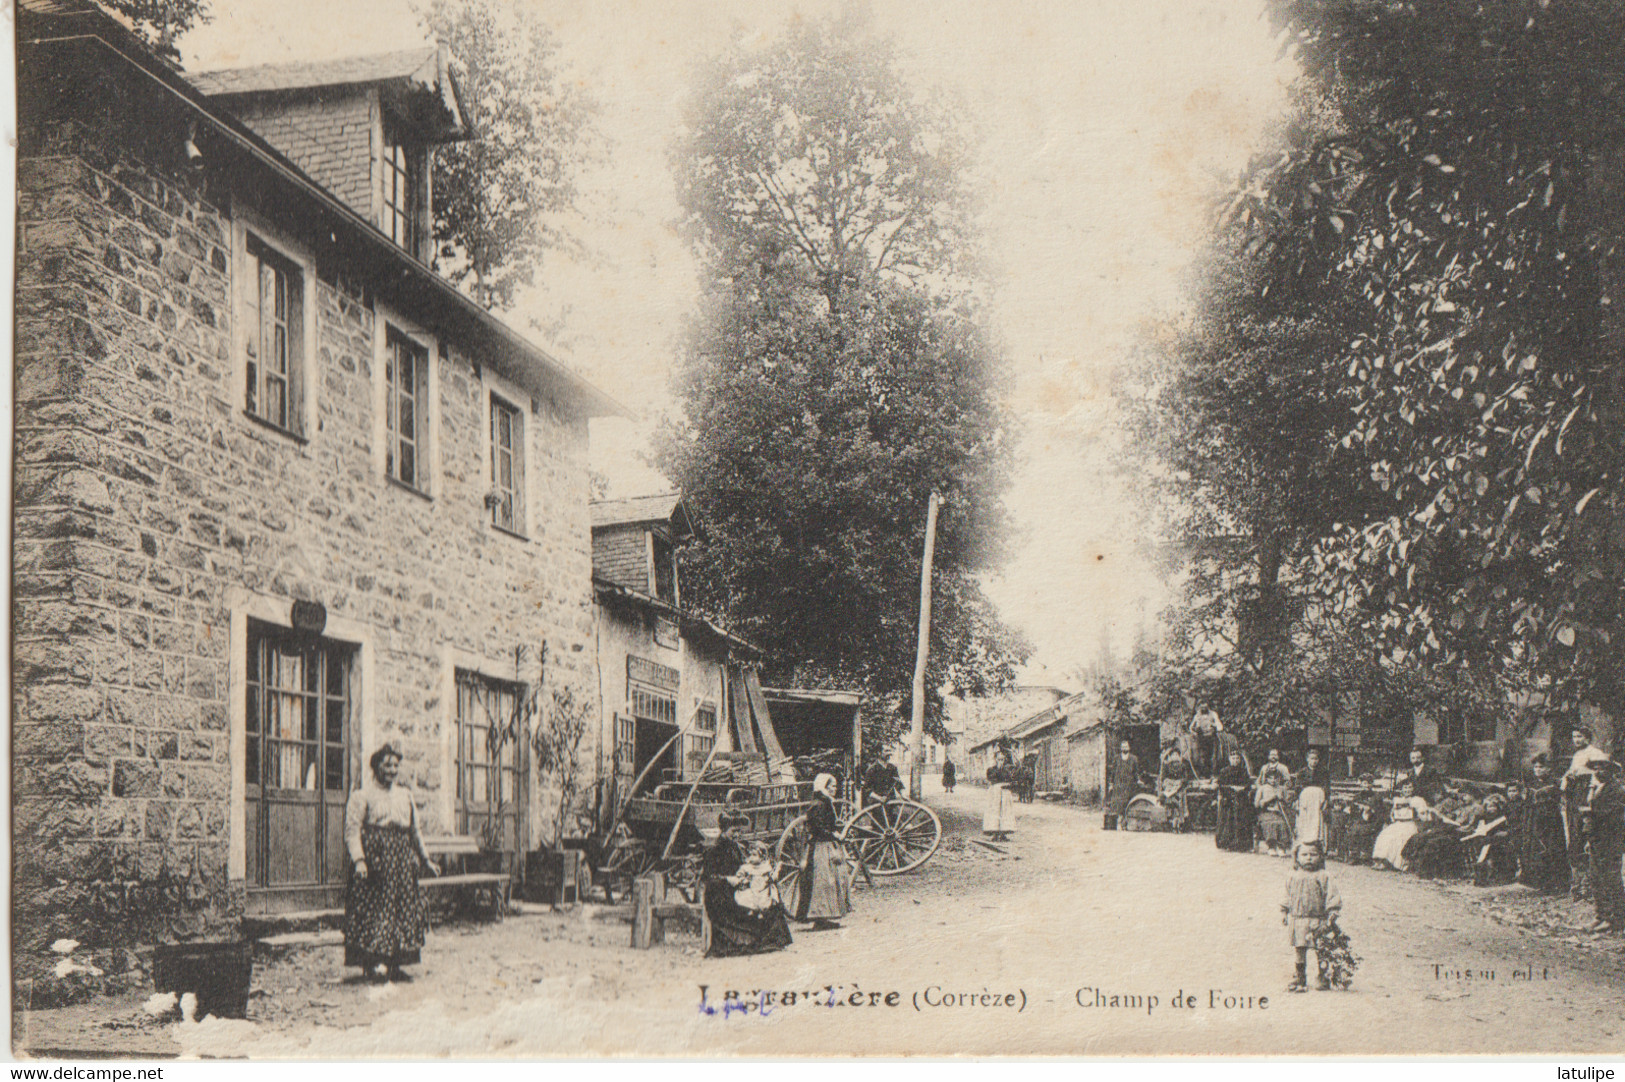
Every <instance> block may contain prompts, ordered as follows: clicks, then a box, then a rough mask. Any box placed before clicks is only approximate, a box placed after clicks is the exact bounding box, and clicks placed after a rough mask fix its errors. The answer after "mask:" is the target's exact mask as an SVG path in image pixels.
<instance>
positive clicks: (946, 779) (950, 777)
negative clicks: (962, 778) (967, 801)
mask: <svg viewBox="0 0 1625 1082" xmlns="http://www.w3.org/2000/svg"><path fill="white" fill-rule="evenodd" d="M956 773H958V771H957V769H956V768H955V767H954V761H953V760H952V759H949V758H946V757H945V758H944V759H943V760H942V791H943V792H945V793H951V792H953V791H954V781H955V780H956V779H955V777H954V775H955V774H956Z"/></svg>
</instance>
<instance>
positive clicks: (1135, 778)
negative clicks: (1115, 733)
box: [1105, 740, 1140, 830]
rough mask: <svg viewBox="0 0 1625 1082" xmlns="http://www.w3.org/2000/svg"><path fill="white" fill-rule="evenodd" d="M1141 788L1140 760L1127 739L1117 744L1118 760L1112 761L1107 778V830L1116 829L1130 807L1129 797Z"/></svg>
mask: <svg viewBox="0 0 1625 1082" xmlns="http://www.w3.org/2000/svg"><path fill="white" fill-rule="evenodd" d="M1139 790H1140V760H1139V758H1138V757H1136V756H1135V754H1134V751H1133V748H1132V747H1131V746H1130V745H1129V742H1128V741H1127V740H1124V741H1122V742H1121V743H1119V744H1118V745H1117V760H1116V761H1115V762H1113V763H1112V769H1111V774H1110V776H1109V777H1108V778H1107V779H1106V821H1105V827H1106V829H1107V830H1116V829H1117V822H1118V820H1119V819H1121V818H1122V816H1123V813H1124V812H1125V811H1126V810H1127V809H1128V802H1129V798H1131V797H1132V796H1134V794H1135V793H1137V792H1139Z"/></svg>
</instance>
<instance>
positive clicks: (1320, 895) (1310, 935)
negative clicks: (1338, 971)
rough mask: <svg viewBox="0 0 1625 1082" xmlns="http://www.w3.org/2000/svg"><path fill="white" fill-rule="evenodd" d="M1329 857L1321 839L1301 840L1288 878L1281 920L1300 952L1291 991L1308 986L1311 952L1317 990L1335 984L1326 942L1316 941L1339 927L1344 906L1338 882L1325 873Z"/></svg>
mask: <svg viewBox="0 0 1625 1082" xmlns="http://www.w3.org/2000/svg"><path fill="white" fill-rule="evenodd" d="M1325 865H1326V860H1325V856H1324V855H1323V854H1322V853H1321V850H1320V844H1319V843H1318V842H1302V843H1300V844H1299V846H1298V848H1297V867H1296V868H1294V869H1293V870H1292V875H1291V877H1290V878H1288V879H1287V881H1286V900H1285V901H1283V902H1282V903H1281V923H1282V924H1285V925H1286V926H1287V927H1288V928H1290V929H1292V949H1293V951H1295V952H1296V954H1297V959H1296V962H1297V964H1296V968H1295V972H1294V974H1293V977H1292V983H1291V984H1289V985H1287V991H1288V992H1302V991H1305V990H1307V989H1308V987H1309V982H1308V976H1309V974H1308V961H1309V953H1310V952H1311V951H1313V952H1314V953H1315V956H1316V957H1315V961H1316V968H1317V969H1318V970H1319V974H1318V977H1317V979H1316V981H1315V987H1316V989H1318V990H1320V991H1325V990H1326V989H1328V988H1330V987H1331V986H1332V982H1331V979H1330V977H1331V974H1330V973H1329V972H1328V968H1327V966H1328V962H1330V961H1331V959H1329V958H1327V957H1325V953H1329V952H1324V950H1323V944H1322V943H1321V942H1317V933H1323V932H1325V931H1327V930H1330V929H1335V928H1336V926H1337V916H1338V914H1339V913H1340V912H1342V909H1343V899H1342V897H1341V896H1340V895H1339V894H1338V892H1337V884H1336V883H1333V882H1332V881H1331V877H1330V876H1328V875H1327V874H1326V867H1325Z"/></svg>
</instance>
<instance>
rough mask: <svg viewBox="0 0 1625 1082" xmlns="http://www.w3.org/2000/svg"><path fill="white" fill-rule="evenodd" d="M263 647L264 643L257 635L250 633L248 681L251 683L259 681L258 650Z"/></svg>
mask: <svg viewBox="0 0 1625 1082" xmlns="http://www.w3.org/2000/svg"><path fill="white" fill-rule="evenodd" d="M263 649H264V643H263V642H262V640H261V639H260V638H259V636H257V635H254V634H252V633H250V635H249V639H248V682H249V683H251V684H257V683H259V682H260V651H261V650H263Z"/></svg>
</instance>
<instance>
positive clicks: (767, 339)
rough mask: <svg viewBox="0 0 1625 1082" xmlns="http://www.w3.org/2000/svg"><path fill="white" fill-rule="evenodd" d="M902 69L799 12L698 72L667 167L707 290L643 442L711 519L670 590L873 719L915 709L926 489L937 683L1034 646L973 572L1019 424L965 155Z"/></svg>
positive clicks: (880, 49)
mask: <svg viewBox="0 0 1625 1082" xmlns="http://www.w3.org/2000/svg"><path fill="white" fill-rule="evenodd" d="M892 64H893V58H892V53H891V50H890V47H889V46H888V45H886V44H885V43H883V42H875V41H873V40H870V39H868V38H866V37H864V36H863V34H862V32H861V27H859V26H857V25H855V24H854V23H852V22H850V21H837V22H826V23H811V24H803V25H800V26H798V27H797V28H795V29H794V30H792V31H791V32H790V33H789V34H788V35H787V36H786V38H785V39H784V40H783V41H781V42H779V43H777V44H775V45H772V46H770V47H769V48H767V49H766V50H764V51H763V52H761V53H754V54H753V53H748V52H742V51H741V52H735V53H732V54H730V55H729V56H728V57H727V58H725V59H724V60H723V61H722V62H720V63H719V64H717V65H714V66H712V67H711V68H710V69H708V70H707V71H706V73H705V74H704V75H703V77H702V78H701V79H700V81H699V84H698V87H697V90H696V93H695V95H694V97H693V99H692V100H691V101H690V103H689V114H688V128H687V133H686V134H685V135H684V137H683V138H682V139H681V140H680V141H679V143H678V147H677V150H676V153H675V157H674V162H675V167H676V171H677V174H678V178H679V192H680V196H681V199H682V201H683V209H684V212H685V215H686V221H687V225H688V227H689V229H690V232H691V236H692V238H693V241H694V245H695V249H696V251H697V253H698V254H699V255H700V257H701V260H702V262H703V264H704V266H705V268H706V270H707V272H708V278H709V284H708V288H707V290H706V294H705V296H704V299H703V301H702V304H701V306H700V308H699V310H698V312H697V313H696V314H695V316H694V318H693V319H692V321H691V325H690V329H689V332H688V335H687V338H686V341H685V342H684V343H683V346H682V353H681V357H680V360H679V374H678V380H677V391H678V394H679V396H680V398H681V400H682V402H683V404H684V407H685V414H686V416H685V417H684V418H682V419H681V420H675V421H672V422H670V423H668V424H667V425H666V426H665V427H664V429H663V431H662V432H661V434H660V436H659V439H658V446H657V453H656V463H657V465H659V467H660V468H661V469H662V470H663V471H664V472H665V473H666V475H667V476H668V477H670V478H671V479H672V480H673V481H674V482H675V483H677V485H678V486H679V487H680V488H681V489H682V490H683V492H684V494H685V497H686V498H687V500H688V501H689V503H690V506H691V507H692V508H693V509H694V511H695V513H696V517H697V518H698V519H699V522H700V530H699V534H700V536H699V538H698V539H697V540H696V541H695V542H694V543H693V544H691V545H690V546H689V547H688V549H687V550H686V551H685V553H684V574H685V580H684V583H685V588H684V595H685V598H687V599H690V600H692V601H695V602H697V603H698V604H699V605H700V606H701V607H702V608H705V609H708V610H709V611H712V612H713V613H715V614H717V615H718V616H720V617H722V618H723V619H725V620H726V621H727V622H728V623H729V624H730V625H731V626H732V627H733V628H735V629H736V630H737V631H738V632H739V633H740V634H742V635H744V636H745V637H746V638H749V639H752V640H754V641H755V642H757V643H758V644H759V645H761V646H763V647H764V648H766V649H767V650H768V651H769V652H770V654H771V655H772V657H773V659H774V660H773V662H772V663H771V664H770V666H769V673H770V675H771V677H772V678H773V679H776V680H796V681H802V682H807V683H818V684H844V685H856V686H858V687H861V688H864V689H866V690H867V691H868V692H869V693H870V695H871V706H872V710H871V718H878V717H880V716H882V715H883V716H886V717H894V716H895V715H893V713H892V710H893V708H894V707H896V706H898V705H899V704H900V703H901V701H902V700H903V699H904V698H905V697H906V696H907V694H908V685H909V684H910V681H911V677H912V667H913V666H912V660H913V651H914V634H915V620H916V617H917V615H918V614H917V612H916V608H917V598H918V583H919V560H920V555H921V551H922V549H923V543H924V542H923V536H924V525H925V508H926V502H927V498H928V496H929V494H930V492H931V491H932V490H933V489H935V490H936V491H938V492H940V493H941V494H942V495H943V496H944V498H945V501H946V502H945V504H944V507H943V509H942V512H941V515H940V517H939V521H938V534H937V547H936V575H935V594H934V605H935V610H936V611H935V618H934V621H933V622H934V634H933V648H932V653H931V656H930V659H929V662H928V669H927V684H928V686H930V687H933V688H935V687H940V686H942V685H944V684H947V683H951V684H953V685H954V686H956V687H958V688H963V689H968V690H980V689H982V688H984V687H986V686H988V685H996V684H1000V683H1004V682H1007V681H1008V680H1009V679H1010V678H1011V677H1012V676H1013V673H1014V668H1015V666H1016V665H1018V664H1019V663H1020V661H1021V660H1022V659H1023V658H1024V657H1025V655H1026V645H1025V643H1024V642H1022V641H1021V639H1020V637H1019V636H1017V635H1016V634H1014V633H1013V632H1011V631H1010V630H1008V629H1007V628H1005V627H1004V626H1003V625H1002V624H1001V623H1000V622H999V621H998V619H997V616H996V615H995V614H994V612H993V610H992V607H991V605H990V603H989V602H988V600H987V598H986V597H985V596H984V595H983V594H982V591H981V589H980V587H979V586H978V584H977V581H976V577H975V576H976V573H977V572H978V571H979V570H980V569H982V568H984V567H987V566H989V565H990V564H991V563H992V562H994V561H995V560H996V559H997V558H998V556H999V555H1000V552H1001V540H1000V539H1001V536H1002V532H1003V528H1004V511H1003V507H1002V505H1001V503H1000V494H1001V493H1002V491H1003V489H1004V487H1005V486H1006V484H1007V481H1008V473H1009V456H1010V431H1009V418H1008V416H1007V414H1006V412H1005V409H1004V406H1003V404H1002V400H1001V394H1002V390H1003V380H1004V378H1005V375H1004V367H1003V364H1002V361H1001V358H1000V357H999V356H998V354H997V351H996V350H995V348H994V347H993V345H992V344H991V342H990V341H989V338H988V335H987V334H986V332H985V330H984V329H983V328H982V326H981V325H980V323H979V322H978V319H977V316H976V310H975V305H974V302H973V294H972V291H971V289H970V283H969V281H968V279H966V278H965V277H964V276H963V271H964V269H965V267H966V266H967V260H966V258H965V257H966V255H967V254H968V252H967V250H966V247H965V246H966V245H968V243H969V235H968V232H966V227H965V223H966V221H967V220H968V218H967V204H966V199H965V196H966V188H965V185H964V184H963V182H962V180H961V178H960V177H959V176H958V174H957V171H956V164H955V160H954V159H953V158H951V157H950V156H949V154H948V150H949V148H952V147H954V146H957V145H959V144H958V143H957V142H956V139H957V137H956V136H954V135H952V130H953V126H952V118H951V116H949V114H947V113H946V112H945V111H943V110H941V109H938V108H936V107H935V106H932V105H930V104H929V103H924V102H923V99H918V98H916V96H915V95H913V94H912V93H910V92H909V90H908V88H907V87H906V86H905V85H904V84H903V83H902V81H901V80H900V79H899V78H898V76H897V75H896V73H895V71H894V70H893V67H892ZM932 722H933V724H935V723H936V719H935V718H934V717H933V719H932ZM891 731H892V732H895V731H896V729H895V728H893V729H892V730H891Z"/></svg>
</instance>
